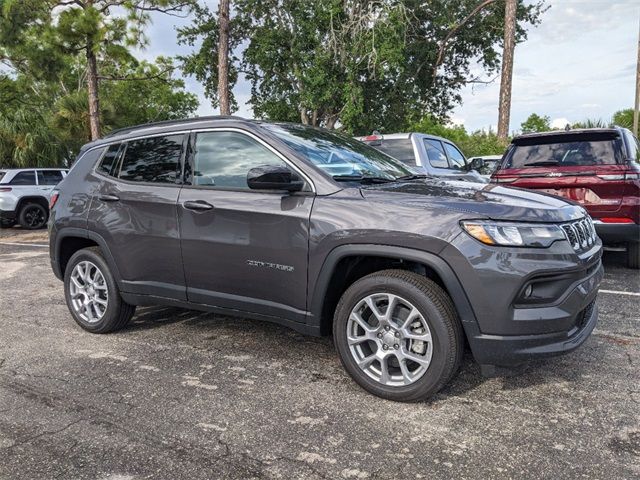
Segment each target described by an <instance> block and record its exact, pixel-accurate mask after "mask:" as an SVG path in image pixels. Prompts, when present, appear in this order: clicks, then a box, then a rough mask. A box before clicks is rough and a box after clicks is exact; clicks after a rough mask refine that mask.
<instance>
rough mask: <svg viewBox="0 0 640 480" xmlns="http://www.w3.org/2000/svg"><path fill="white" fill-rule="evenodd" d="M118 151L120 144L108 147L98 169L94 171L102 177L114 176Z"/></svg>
mask: <svg viewBox="0 0 640 480" xmlns="http://www.w3.org/2000/svg"><path fill="white" fill-rule="evenodd" d="M119 151H120V144H119V143H117V144H115V145H111V146H109V148H108V149H107V151H106V152H105V153H104V156H103V157H102V161H101V162H100V165H98V168H97V169H96V170H97V171H98V172H100V173H102V174H104V175H111V176H115V175H116V165H117V164H118V152H119Z"/></svg>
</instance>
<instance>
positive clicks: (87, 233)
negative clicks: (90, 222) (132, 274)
mask: <svg viewBox="0 0 640 480" xmlns="http://www.w3.org/2000/svg"><path fill="white" fill-rule="evenodd" d="M69 237H78V238H86V239H87V240H92V241H94V242H95V243H97V244H98V247H100V250H101V252H102V255H103V257H104V259H105V261H106V262H107V265H109V269H110V270H111V274H112V275H113V277H114V278H115V280H116V283H117V284H118V288H120V289H121V290H122V277H121V276H120V271H119V270H118V265H117V264H116V261H115V259H114V258H113V255H112V254H111V250H110V249H109V247H108V246H107V242H106V241H105V240H104V238H102V236H101V235H99V234H97V233H96V232H93V231H91V230H85V229H83V228H76V227H65V228H63V229H61V230H58V231H57V232H56V239H55V246H54V253H55V256H54V257H53V258H54V259H55V265H54V273H55V274H56V277H58V278H60V279H61V280H62V279H63V277H64V275H63V274H62V265H60V248H61V246H62V241H63V240H64V239H65V238H69Z"/></svg>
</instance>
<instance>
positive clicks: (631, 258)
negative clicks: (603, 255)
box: [627, 242, 640, 269]
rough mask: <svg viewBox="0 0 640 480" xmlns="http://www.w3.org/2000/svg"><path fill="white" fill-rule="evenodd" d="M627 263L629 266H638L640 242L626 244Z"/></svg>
mask: <svg viewBox="0 0 640 480" xmlns="http://www.w3.org/2000/svg"><path fill="white" fill-rule="evenodd" d="M627 265H628V266H629V268H635V269H639V268H640V243H637V242H634V243H628V244H627Z"/></svg>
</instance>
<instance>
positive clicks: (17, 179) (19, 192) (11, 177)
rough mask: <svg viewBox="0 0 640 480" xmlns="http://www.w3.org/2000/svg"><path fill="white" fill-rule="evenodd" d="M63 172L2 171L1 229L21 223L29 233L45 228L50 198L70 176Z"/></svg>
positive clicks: (38, 170)
mask: <svg viewBox="0 0 640 480" xmlns="http://www.w3.org/2000/svg"><path fill="white" fill-rule="evenodd" d="M67 171H68V170H66V169H62V168H15V169H13V168H12V169H6V170H0V226H2V227H11V226H13V225H14V224H15V223H16V222H18V223H19V224H20V225H21V226H22V227H24V228H28V229H30V230H33V229H36V228H42V227H44V226H45V225H46V224H47V219H48V218H49V195H50V194H51V191H52V190H53V188H54V187H55V186H56V185H57V184H58V183H60V181H61V180H62V179H63V178H64V177H65V176H66V175H67Z"/></svg>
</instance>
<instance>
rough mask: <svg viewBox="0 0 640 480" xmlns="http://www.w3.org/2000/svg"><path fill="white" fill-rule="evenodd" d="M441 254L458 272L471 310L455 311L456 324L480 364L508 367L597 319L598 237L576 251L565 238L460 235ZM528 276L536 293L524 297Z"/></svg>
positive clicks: (575, 338)
mask: <svg viewBox="0 0 640 480" xmlns="http://www.w3.org/2000/svg"><path fill="white" fill-rule="evenodd" d="M461 252H464V255H461ZM441 255H443V256H444V257H445V259H446V261H447V262H448V263H449V264H450V265H451V266H452V267H453V269H454V271H455V272H456V273H457V274H458V278H459V280H460V283H461V284H462V287H463V289H464V290H465V293H466V295H467V298H468V300H469V303H470V305H471V308H472V309H473V313H474V316H475V318H473V319H470V318H462V325H463V327H464V330H465V333H466V336H467V339H468V341H469V345H470V347H471V350H472V352H473V355H474V357H475V359H476V361H477V362H478V363H479V364H480V365H482V366H488V365H491V366H500V367H513V366H517V365H521V364H523V363H526V362H527V361H528V360H532V359H534V358H538V357H545V356H551V355H558V354H562V353H566V352H570V351H571V350H574V349H575V348H577V347H578V346H580V345H581V344H582V343H583V342H584V341H585V340H586V339H587V338H588V337H589V335H590V334H591V332H592V331H593V329H594V327H595V325H596V323H597V321H598V309H597V306H596V303H595V302H596V296H597V294H598V288H599V286H600V283H601V281H602V278H603V276H604V269H603V267H602V261H601V257H602V246H601V243H600V242H597V244H596V245H594V246H593V247H592V248H591V249H590V250H589V251H587V252H583V253H581V254H578V253H576V252H574V251H573V249H572V248H571V246H570V245H569V244H568V242H556V243H555V244H554V245H552V246H551V247H549V248H547V249H524V248H521V249H517V248H500V247H498V248H496V247H486V246H484V245H482V244H480V243H479V242H477V241H475V240H473V239H471V238H470V237H469V236H468V235H465V236H460V237H458V238H456V240H455V241H454V242H452V245H450V246H449V247H447V248H445V250H444V251H443V252H442V253H441ZM531 284H533V285H534V288H533V292H536V291H538V292H540V293H541V296H540V298H534V297H535V295H534V297H529V298H527V299H523V297H522V295H523V291H524V290H526V287H527V286H528V285H531ZM545 296H546V297H545Z"/></svg>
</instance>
